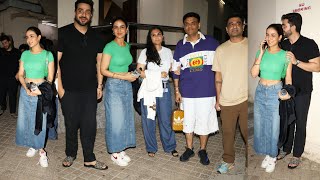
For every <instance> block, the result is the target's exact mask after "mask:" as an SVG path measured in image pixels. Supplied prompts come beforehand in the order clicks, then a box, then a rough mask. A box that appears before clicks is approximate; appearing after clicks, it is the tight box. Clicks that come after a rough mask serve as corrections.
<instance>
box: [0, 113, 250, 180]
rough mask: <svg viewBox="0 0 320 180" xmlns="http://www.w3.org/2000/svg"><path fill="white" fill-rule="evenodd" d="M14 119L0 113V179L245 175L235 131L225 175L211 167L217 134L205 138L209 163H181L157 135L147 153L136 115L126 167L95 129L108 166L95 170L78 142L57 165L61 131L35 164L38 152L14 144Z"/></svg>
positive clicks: (218, 148)
mask: <svg viewBox="0 0 320 180" xmlns="http://www.w3.org/2000/svg"><path fill="white" fill-rule="evenodd" d="M15 127H16V119H14V118H12V117H11V116H10V115H9V113H7V112H6V113H5V114H3V115H2V116H0V180H7V179H9V180H11V179H23V180H29V179H30V180H31V179H32V180H35V179H42V180H44V179H45V180H51V179H90V180H91V179H112V180H117V179H139V180H140V179H150V180H160V179H163V180H170V179H174V180H179V179H181V180H188V179H190V180H191V179H192V180H197V179H234V180H238V179H245V178H246V175H245V174H246V171H245V166H244V164H245V158H244V154H245V148H244V147H245V146H244V143H243V141H242V139H241V137H240V135H239V132H238V133H237V135H236V143H235V148H236V156H237V158H236V162H235V163H236V167H235V168H234V169H233V170H232V171H231V172H230V173H229V174H226V175H220V174H217V173H216V171H215V167H216V166H217V164H218V163H219V162H220V160H221V155H222V152H223V150H222V143H221V140H222V139H221V134H215V135H212V136H211V137H210V138H209V142H208V147H207V151H208V155H209V158H210V160H211V164H210V165H208V166H203V165H201V164H200V162H199V158H198V157H197V156H195V157H193V158H191V159H190V161H189V162H185V163H182V162H180V161H179V158H176V157H172V156H171V154H166V153H164V152H163V150H162V147H161V144H160V141H159V136H158V143H159V144H158V145H159V151H158V152H157V154H156V156H155V157H154V158H151V157H149V156H148V155H147V153H146V151H145V145H144V139H143V135H142V129H141V120H140V118H136V136H137V146H136V148H132V149H129V150H127V151H126V152H127V154H128V155H129V156H130V157H131V158H132V162H130V163H129V166H127V167H119V166H116V165H114V164H112V162H111V160H110V155H109V154H108V153H107V152H106V145H105V138H104V129H98V132H97V137H96V142H95V154H96V157H97V159H98V160H100V161H103V162H106V163H107V164H108V166H109V169H108V170H106V171H98V170H95V169H92V168H85V167H84V166H83V156H82V149H81V145H79V151H78V157H77V159H76V161H75V163H74V164H73V165H72V166H71V167H70V168H64V167H62V165H61V161H62V159H63V158H64V157H65V154H64V149H65V134H59V139H58V140H54V141H53V140H49V141H48V143H47V146H46V150H47V152H48V157H49V167H48V168H42V167H41V166H40V165H37V162H38V156H35V157H33V158H28V157H26V156H25V153H26V151H27V148H25V147H18V146H16V145H15V142H14V141H15ZM176 139H177V150H178V151H179V153H180V154H181V153H182V152H183V150H184V146H185V138H184V135H183V134H182V133H177V134H176ZM194 140H195V143H194V144H195V145H194V147H195V150H196V151H197V150H198V149H199V138H197V137H195V138H194Z"/></svg>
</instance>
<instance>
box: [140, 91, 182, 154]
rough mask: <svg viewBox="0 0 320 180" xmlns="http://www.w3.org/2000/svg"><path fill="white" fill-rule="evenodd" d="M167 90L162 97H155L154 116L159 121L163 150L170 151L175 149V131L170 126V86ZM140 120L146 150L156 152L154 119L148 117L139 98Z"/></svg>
mask: <svg viewBox="0 0 320 180" xmlns="http://www.w3.org/2000/svg"><path fill="white" fill-rule="evenodd" d="M167 89H168V92H164V93H163V97H159V98H156V105H157V106H156V111H157V112H156V116H157V119H158V123H159V130H160V140H161V143H162V146H163V150H164V151H165V152H171V151H173V150H175V149H176V146H177V145H176V139H175V133H174V131H173V130H172V127H171V114H172V100H171V92H170V88H167ZM140 104H141V120H142V130H143V136H144V140H145V143H146V150H147V152H153V153H155V152H157V151H158V145H157V138H156V120H152V119H148V118H147V115H148V112H147V106H145V105H143V99H142V100H141V103H140Z"/></svg>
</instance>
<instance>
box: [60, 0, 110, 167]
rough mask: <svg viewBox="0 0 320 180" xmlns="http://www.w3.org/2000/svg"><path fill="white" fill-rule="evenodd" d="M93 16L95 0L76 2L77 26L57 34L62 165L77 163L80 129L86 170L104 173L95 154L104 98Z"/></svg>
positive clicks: (78, 0)
mask: <svg viewBox="0 0 320 180" xmlns="http://www.w3.org/2000/svg"><path fill="white" fill-rule="evenodd" d="M92 13H93V1H92V0H77V1H76V2H75V17H74V23H71V24H69V25H67V26H64V27H62V28H59V31H58V33H59V34H58V35H59V39H58V41H59V42H58V61H59V66H58V94H59V97H60V99H61V108H62V112H63V115H64V120H65V127H66V151H65V153H66V155H67V157H66V158H65V159H64V160H63V162H62V165H63V166H64V167H70V166H71V165H72V164H73V161H74V160H75V159H76V156H77V150H78V129H79V128H80V139H81V144H82V149H83V156H84V166H85V167H92V168H95V169H99V170H105V169H107V168H108V166H107V165H105V164H104V163H102V162H99V161H97V160H96V157H95V155H94V153H93V148H94V142H95V138H96V128H97V121H96V111H97V99H100V98H101V96H102V79H103V77H102V74H101V73H100V63H101V56H102V48H103V44H102V43H101V41H100V39H99V37H98V36H97V33H95V31H94V30H93V29H92V28H91V27H90V22H91V19H92Z"/></svg>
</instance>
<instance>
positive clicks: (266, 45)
mask: <svg viewBox="0 0 320 180" xmlns="http://www.w3.org/2000/svg"><path fill="white" fill-rule="evenodd" d="M267 47H268V43H267V41H266V42H265V43H264V44H263V46H262V48H263V49H267Z"/></svg>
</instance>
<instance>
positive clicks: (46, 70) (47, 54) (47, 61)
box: [45, 51, 49, 77]
mask: <svg viewBox="0 0 320 180" xmlns="http://www.w3.org/2000/svg"><path fill="white" fill-rule="evenodd" d="M48 56H49V51H47V53H46V69H45V77H48V65H49V59H48V58H49V57H48Z"/></svg>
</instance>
